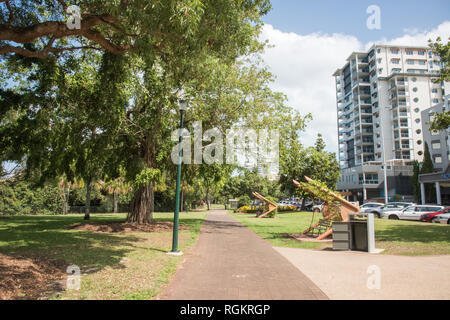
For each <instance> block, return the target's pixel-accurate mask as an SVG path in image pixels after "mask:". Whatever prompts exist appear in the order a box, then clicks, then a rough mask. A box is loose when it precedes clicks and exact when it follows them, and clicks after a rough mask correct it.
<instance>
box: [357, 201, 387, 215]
mask: <svg viewBox="0 0 450 320" xmlns="http://www.w3.org/2000/svg"><path fill="white" fill-rule="evenodd" d="M382 207H384V204H383V203H377V202H368V203H365V204H363V205H362V206H361V207H359V208H360V215H361V216H366V215H367V213H373V214H375V217H377V218H380V217H381V213H380V209H381V208H382Z"/></svg>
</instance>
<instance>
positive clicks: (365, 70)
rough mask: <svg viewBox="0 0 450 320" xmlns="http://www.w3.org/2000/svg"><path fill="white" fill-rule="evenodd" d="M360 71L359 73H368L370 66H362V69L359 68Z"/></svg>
mask: <svg viewBox="0 0 450 320" xmlns="http://www.w3.org/2000/svg"><path fill="white" fill-rule="evenodd" d="M358 71H359V72H358V73H359V74H366V73H369V68H368V67H367V68H362V69H359V70H358Z"/></svg>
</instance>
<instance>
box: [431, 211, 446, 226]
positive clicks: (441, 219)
mask: <svg viewBox="0 0 450 320" xmlns="http://www.w3.org/2000/svg"><path fill="white" fill-rule="evenodd" d="M431 221H432V222H436V223H443V224H450V213H445V214H439V215H437V216H436V217H434V218H433V220H431Z"/></svg>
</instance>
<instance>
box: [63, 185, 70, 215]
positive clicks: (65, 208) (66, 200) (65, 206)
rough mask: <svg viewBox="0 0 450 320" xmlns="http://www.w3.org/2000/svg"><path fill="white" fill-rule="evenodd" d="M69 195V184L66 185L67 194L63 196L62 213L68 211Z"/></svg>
mask: <svg viewBox="0 0 450 320" xmlns="http://www.w3.org/2000/svg"><path fill="white" fill-rule="evenodd" d="M69 197H70V185H69V186H68V187H67V196H66V197H65V202H64V214H68V213H69Z"/></svg>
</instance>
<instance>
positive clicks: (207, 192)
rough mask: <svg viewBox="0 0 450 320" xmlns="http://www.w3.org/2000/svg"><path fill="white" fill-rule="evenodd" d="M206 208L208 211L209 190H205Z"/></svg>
mask: <svg viewBox="0 0 450 320" xmlns="http://www.w3.org/2000/svg"><path fill="white" fill-rule="evenodd" d="M206 206H207V207H208V211H209V209H210V203H209V188H207V189H206Z"/></svg>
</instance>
